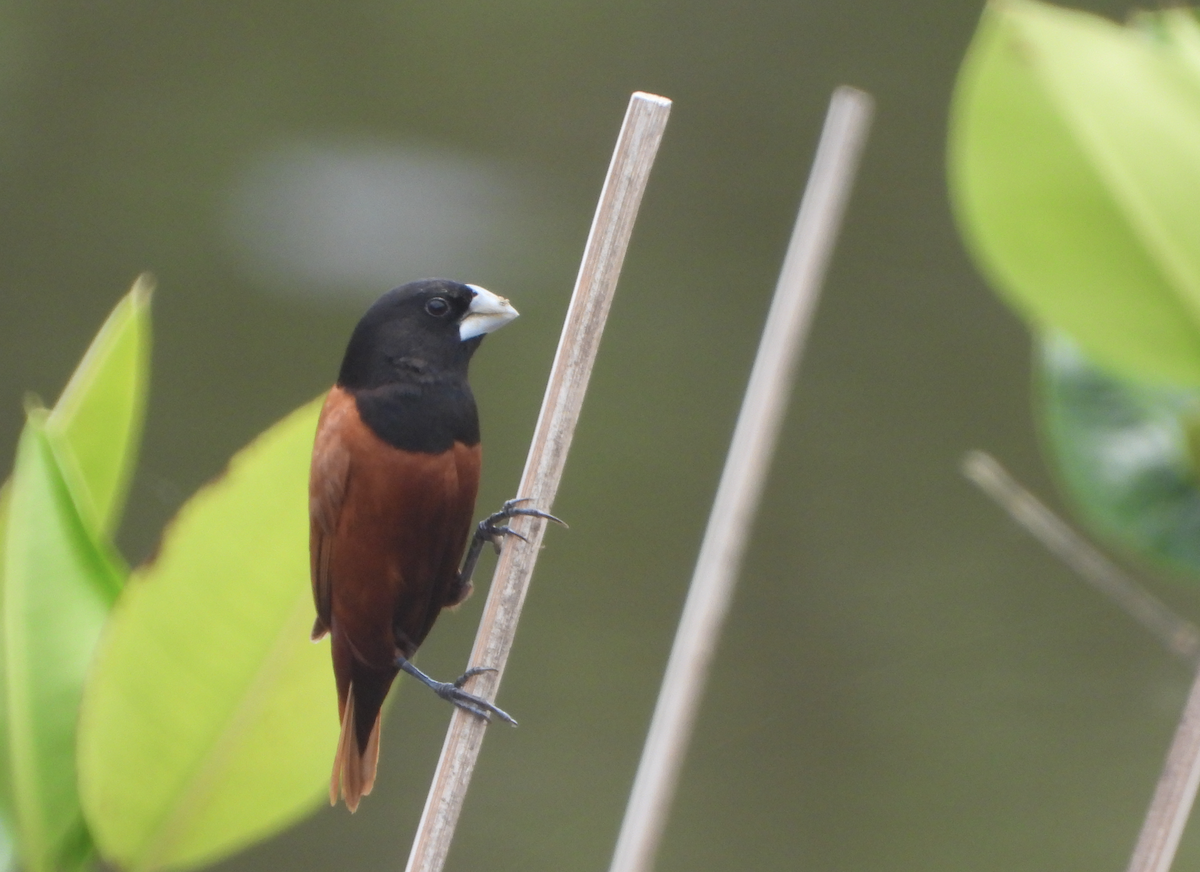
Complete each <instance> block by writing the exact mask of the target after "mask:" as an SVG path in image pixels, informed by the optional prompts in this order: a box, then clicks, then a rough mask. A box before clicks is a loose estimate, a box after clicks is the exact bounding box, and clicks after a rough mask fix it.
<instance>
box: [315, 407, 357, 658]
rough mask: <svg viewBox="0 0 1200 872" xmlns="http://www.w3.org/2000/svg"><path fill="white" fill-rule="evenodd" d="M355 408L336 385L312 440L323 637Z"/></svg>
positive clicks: (318, 634)
mask: <svg viewBox="0 0 1200 872" xmlns="http://www.w3.org/2000/svg"><path fill="white" fill-rule="evenodd" d="M353 409H354V398H353V397H351V396H350V395H349V394H348V393H346V392H345V391H343V390H342V389H341V388H336V387H335V388H334V389H333V390H331V391H330V392H329V396H328V397H326V399H325V405H324V407H322V409H321V417H320V420H319V421H318V423H317V436H316V439H315V441H314V443H313V456H312V468H311V469H310V471H309V478H308V516H309V558H310V568H311V575H312V590H313V602H314V603H315V604H316V607H317V619H316V621H315V622H314V623H313V629H312V638H313V639H314V640H316V639H320V638H321V637H322V636H324V635H325V634H326V633H328V632H329V627H330V624H331V617H330V608H331V607H330V592H331V590H332V587H333V579H332V578H331V577H330V570H329V567H330V559H331V557H332V554H333V542H334V531H335V530H337V524H338V517H339V516H340V515H341V513H342V503H343V502H344V500H345V497H346V484H347V482H348V481H349V478H350V451H349V449H348V448H347V447H346V443H345V441H344V440H343V438H342V429H343V427H344V426H345V421H346V415H347V414H350V413H352V411H353Z"/></svg>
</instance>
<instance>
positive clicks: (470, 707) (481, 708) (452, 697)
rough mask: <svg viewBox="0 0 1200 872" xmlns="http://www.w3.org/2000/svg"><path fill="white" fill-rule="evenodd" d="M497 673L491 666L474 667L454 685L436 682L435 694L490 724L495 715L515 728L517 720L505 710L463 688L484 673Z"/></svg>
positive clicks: (455, 681) (456, 680)
mask: <svg viewBox="0 0 1200 872" xmlns="http://www.w3.org/2000/svg"><path fill="white" fill-rule="evenodd" d="M495 671H496V669H495V668H494V667H491V666H473V667H471V668H470V669H468V670H467V671H466V672H464V673H463V674H462V675H460V676H459V677H458V678H457V679H455V680H454V682H453V683H451V682H447V681H439V682H436V685H437V686H436V687H434V688H433V692H434V693H436V694H437V695H438V696H440V697H441V698H442V699H444V700H446V701H447V702H451V703H454V705H456V706H458V707H459V708H460V709H465V710H466V711H469V712H470V713H471V714H473V715H478V716H479V717H481V718H483V719H484V720H485V721H487V722H488V723H491V721H492V715H495V716H496V717H498V718H499V719H500V720H502V721H504V722H505V723H507V724H512V726H514V727H515V726H516V725H517V722H516V720H515V719H514V718H513V716H512V715H510V714H509V713H508V712H506V711H505V710H504V709H502V708H500V707H499V706H496V705H493V704H492V703H490V702H488V701H487V700H486V699H484V698H483V697H481V696H476V695H475V694H473V693H471V692H469V691H466V690H463V687H462V686H463V684H465V683H466V681H467V679H469V678H471V677H473V676H475V675H479V674H480V673H482V672H495Z"/></svg>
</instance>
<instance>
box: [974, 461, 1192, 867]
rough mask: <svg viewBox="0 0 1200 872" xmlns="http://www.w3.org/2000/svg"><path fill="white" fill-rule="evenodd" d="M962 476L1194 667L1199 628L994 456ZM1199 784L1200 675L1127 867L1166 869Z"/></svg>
mask: <svg viewBox="0 0 1200 872" xmlns="http://www.w3.org/2000/svg"><path fill="white" fill-rule="evenodd" d="M962 469H963V474H964V475H966V476H967V478H969V479H970V480H971V481H973V482H975V484H977V485H979V487H980V489H981V490H983V492H984V493H986V494H987V495H988V496H989V497H991V498H992V499H993V500H995V501H996V502H997V503H999V504H1000V506H1001V507H1002V508H1003V509H1004V510H1005V511H1007V512H1008V513H1009V515H1011V516H1012V518H1013V520H1015V521H1016V522H1017V523H1018V524H1020V525H1021V526H1022V527H1024V528H1025V529H1026V530H1027V531H1028V532H1029V533H1031V534H1032V535H1033V536H1034V537H1035V538H1036V539H1037V540H1038V541H1040V542H1041V543H1042V544H1043V545H1045V546H1046V547H1047V548H1048V549H1050V551H1051V552H1053V553H1054V554H1055V555H1056V556H1057V557H1058V558H1059V559H1061V560H1062V561H1063V562H1064V563H1066V564H1067V565H1068V566H1070V567H1071V568H1072V569H1074V570H1075V571H1076V572H1077V573H1078V574H1079V575H1080V576H1081V577H1082V578H1083V579H1084V580H1085V581H1086V582H1088V584H1090V585H1092V586H1093V587H1094V588H1096V589H1097V590H1099V591H1100V592H1101V593H1103V594H1104V595H1105V596H1107V597H1108V598H1109V599H1111V600H1113V601H1114V602H1115V603H1116V604H1117V605H1118V606H1120V607H1121V608H1122V609H1123V610H1124V611H1125V612H1126V613H1128V614H1129V615H1130V616H1132V617H1133V618H1134V620H1136V621H1137V622H1138V623H1140V624H1141V625H1142V626H1143V627H1145V628H1146V629H1148V630H1149V631H1150V632H1151V633H1153V634H1154V635H1155V636H1156V637H1157V638H1158V640H1159V641H1160V642H1162V643H1163V645H1165V646H1166V647H1167V648H1168V649H1170V650H1171V651H1172V652H1173V653H1174V654H1176V655H1178V656H1179V657H1180V658H1182V659H1184V660H1186V661H1187V662H1188V663H1189V664H1190V665H1191V666H1193V667H1195V666H1197V665H1198V660H1200V631H1198V630H1197V629H1196V627H1195V625H1193V624H1191V623H1190V622H1188V621H1187V620H1185V619H1183V618H1181V617H1179V616H1178V615H1176V614H1175V613H1174V612H1173V611H1171V609H1170V608H1168V607H1167V606H1166V605H1165V604H1164V603H1163V602H1162V601H1161V600H1159V599H1158V598H1157V597H1156V596H1154V595H1153V594H1152V593H1150V592H1149V591H1148V590H1146V589H1145V588H1143V587H1142V586H1141V585H1140V584H1138V583H1137V582H1136V581H1134V580H1133V579H1132V578H1130V577H1129V576H1128V575H1126V574H1125V573H1124V572H1122V571H1121V570H1120V569H1118V568H1117V567H1116V566H1115V565H1114V564H1113V563H1112V561H1110V560H1109V559H1108V558H1107V557H1105V556H1104V555H1103V554H1101V553H1100V552H1099V551H1097V550H1096V549H1095V548H1094V547H1093V546H1092V545H1091V543H1089V542H1088V541H1087V540H1086V539H1084V538H1083V537H1082V536H1080V535H1079V534H1078V533H1076V532H1075V531H1074V530H1072V529H1071V528H1070V527H1069V526H1067V524H1066V523H1064V522H1063V521H1062V520H1061V519H1060V518H1059V517H1058V516H1057V515H1055V514H1054V513H1053V512H1051V511H1050V510H1049V509H1048V508H1046V506H1044V505H1043V504H1042V503H1041V502H1040V501H1039V500H1038V499H1037V498H1036V497H1035V496H1034V495H1033V494H1031V493H1030V492H1029V491H1027V490H1025V488H1023V487H1021V485H1020V484H1019V483H1017V482H1016V481H1015V480H1014V479H1013V477H1012V476H1011V475H1009V474H1008V472H1007V470H1005V469H1004V467H1003V466H1001V465H1000V463H999V461H997V460H996V458H994V457H992V456H991V455H990V454H987V453H985V452H983V451H970V452H968V453H967V455H966V456H965V457H964V458H963V463H962ZM1198 786H1200V672H1197V673H1196V678H1195V679H1194V680H1193V682H1192V689H1191V690H1190V691H1189V692H1188V698H1187V702H1186V703H1185V704H1184V707H1183V715H1182V716H1181V717H1180V721H1179V726H1178V727H1177V728H1176V730H1175V737H1174V738H1173V739H1172V740H1171V748H1170V750H1169V751H1168V752H1167V762H1166V764H1165V765H1164V767H1163V772H1162V775H1161V776H1159V779H1158V785H1157V787H1155V789H1154V798H1153V799H1152V800H1151V801H1150V808H1149V810H1148V811H1147V812H1146V820H1145V821H1144V822H1143V823H1142V831H1141V833H1140V834H1139V835H1138V840H1137V845H1136V846H1135V847H1134V849H1133V856H1132V857H1131V858H1130V861H1129V866H1128V872H1168V870H1170V868H1171V863H1172V862H1173V861H1174V859H1175V851H1176V849H1178V847H1179V839H1180V837H1181V836H1182V835H1183V828H1184V825H1185V824H1186V823H1187V819H1188V816H1189V815H1190V814H1191V811H1192V804H1193V803H1194V802H1195V799H1196V789H1197V787H1198Z"/></svg>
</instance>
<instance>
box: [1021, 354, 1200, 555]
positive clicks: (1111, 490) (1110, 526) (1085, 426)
mask: <svg viewBox="0 0 1200 872" xmlns="http://www.w3.org/2000/svg"><path fill="white" fill-rule="evenodd" d="M1038 362H1039V367H1038V369H1039V379H1038V380H1039V387H1040V394H1041V407H1042V422H1043V432H1044V435H1045V441H1046V445H1047V448H1048V449H1049V451H1050V453H1051V454H1052V455H1053V460H1054V461H1055V463H1054V464H1052V465H1053V466H1055V468H1056V469H1057V471H1058V473H1059V477H1060V479H1061V481H1062V483H1063V484H1064V486H1065V490H1066V492H1067V495H1068V496H1069V497H1070V498H1071V500H1072V501H1073V502H1074V504H1075V506H1076V507H1077V509H1078V512H1079V514H1080V516H1081V517H1082V518H1083V519H1084V521H1085V522H1086V523H1087V524H1088V525H1089V526H1090V527H1091V528H1092V529H1093V530H1094V531H1095V532H1096V533H1097V534H1098V535H1099V536H1100V537H1101V538H1104V539H1107V540H1109V541H1112V542H1114V543H1116V544H1118V545H1120V546H1122V547H1124V548H1126V549H1128V550H1130V551H1133V552H1134V553H1137V554H1140V555H1142V556H1144V557H1148V558H1151V559H1152V560H1155V561H1158V562H1160V563H1166V564H1169V565H1171V566H1173V567H1174V568H1177V569H1182V570H1184V571H1187V572H1190V573H1192V574H1200V480H1198V478H1197V472H1196V471H1197V468H1198V467H1197V465H1196V453H1195V450H1194V449H1195V446H1196V444H1197V440H1196V438H1195V437H1196V433H1197V431H1198V426H1200V390H1196V389H1189V388H1168V387H1162V386H1158V385H1147V384H1145V383H1141V382H1134V381H1131V380H1129V379H1126V378H1121V377H1118V376H1114V375H1112V374H1111V373H1109V372H1106V371H1105V370H1103V369H1100V368H1099V367H1097V366H1096V365H1095V364H1093V363H1092V362H1091V361H1089V360H1088V359H1087V358H1086V357H1084V356H1083V354H1082V353H1081V351H1080V350H1079V347H1078V346H1077V345H1076V344H1075V343H1073V342H1071V341H1070V340H1069V339H1067V338H1066V337H1064V336H1062V335H1053V334H1046V335H1044V336H1043V337H1042V339H1041V342H1040V350H1039V360H1038Z"/></svg>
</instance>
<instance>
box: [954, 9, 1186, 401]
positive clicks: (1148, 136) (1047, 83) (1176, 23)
mask: <svg viewBox="0 0 1200 872" xmlns="http://www.w3.org/2000/svg"><path fill="white" fill-rule="evenodd" d="M1142 24H1143V27H1140V28H1125V27H1120V26H1118V25H1116V24H1113V23H1112V22H1109V21H1106V20H1104V19H1101V18H1097V17H1095V16H1091V15H1085V14H1082V13H1078V12H1071V11H1067V10H1063V9H1058V8H1055V7H1053V6H1049V5H1045V4H1042V3H1037V2H1032V0H996V2H993V3H991V4H990V5H989V6H988V8H987V10H986V12H985V13H984V16H983V20H982V22H981V24H980V26H979V30H978V32H977V34H976V36H975V39H974V41H973V43H972V45H971V48H970V51H969V53H968V55H967V59H966V61H965V62H964V65H963V68H962V71H961V73H960V76H959V81H958V85H957V88H956V92H955V96H954V102H953V107H952V118H951V125H950V142H949V177H950V184H951V191H952V196H953V201H954V205H955V211H956V215H957V218H958V221H959V226H960V228H961V230H962V232H963V234H964V236H965V237H966V239H967V242H968V244H969V247H970V249H971V251H972V253H973V254H974V255H975V257H976V260H977V262H978V263H979V265H980V267H981V268H982V269H983V271H984V272H985V273H986V274H987V276H988V277H989V279H990V280H991V281H992V283H993V284H994V285H995V287H996V288H997V289H998V290H999V291H1001V292H1002V293H1003V294H1004V295H1005V296H1006V297H1007V298H1008V299H1009V300H1010V301H1011V302H1012V303H1013V304H1014V305H1015V306H1016V307H1017V309H1018V310H1020V311H1021V312H1022V313H1023V314H1024V315H1025V316H1026V317H1028V318H1029V319H1030V320H1031V321H1033V322H1034V324H1035V325H1036V326H1038V327H1053V328H1057V329H1061V330H1063V331H1064V332H1066V333H1068V334H1069V335H1071V336H1072V337H1074V338H1075V339H1076V340H1078V341H1079V343H1080V344H1081V345H1082V346H1083V348H1084V349H1086V351H1087V353H1088V355H1089V356H1090V357H1092V358H1093V359H1095V360H1096V361H1098V362H1100V363H1102V364H1103V365H1104V366H1106V367H1108V368H1110V369H1113V370H1115V371H1118V372H1123V373H1127V374H1129V375H1131V376H1133V377H1137V378H1148V379H1152V380H1159V381H1164V382H1174V383H1180V384H1188V385H1197V386H1200V159H1197V155H1200V60H1198V59H1200V48H1197V46H1198V45H1200V33H1198V31H1197V26H1196V23H1195V21H1194V19H1193V18H1192V17H1191V15H1190V13H1186V12H1182V11H1176V12H1171V13H1164V14H1161V15H1159V16H1152V17H1150V18H1143V19H1142Z"/></svg>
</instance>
